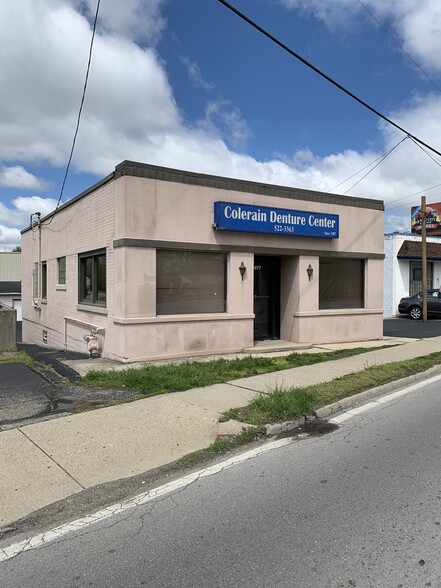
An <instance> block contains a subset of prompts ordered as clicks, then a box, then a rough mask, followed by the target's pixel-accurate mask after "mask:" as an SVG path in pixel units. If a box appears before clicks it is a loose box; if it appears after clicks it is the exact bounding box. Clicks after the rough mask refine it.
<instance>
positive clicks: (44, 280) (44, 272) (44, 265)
mask: <svg viewBox="0 0 441 588" xmlns="http://www.w3.org/2000/svg"><path fill="white" fill-rule="evenodd" d="M41 299H42V300H47V261H42V262H41Z"/></svg>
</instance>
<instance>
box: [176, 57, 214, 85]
mask: <svg viewBox="0 0 441 588" xmlns="http://www.w3.org/2000/svg"><path fill="white" fill-rule="evenodd" d="M180 60H181V62H182V63H183V64H184V65H185V67H186V68H187V73H188V77H189V78H190V80H191V81H192V82H193V83H194V84H195V85H196V86H199V87H200V88H203V89H204V90H212V89H213V87H214V86H213V84H211V83H210V82H207V81H206V80H205V79H204V77H203V75H202V72H201V68H200V67H199V65H198V64H197V63H196V62H195V61H192V60H191V59H189V58H188V57H184V56H181V57H180Z"/></svg>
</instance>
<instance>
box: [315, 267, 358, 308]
mask: <svg viewBox="0 0 441 588" xmlns="http://www.w3.org/2000/svg"><path fill="white" fill-rule="evenodd" d="M364 266H365V262H364V260H363V259H320V275H319V308H320V309H321V310H326V309H338V308H364Z"/></svg>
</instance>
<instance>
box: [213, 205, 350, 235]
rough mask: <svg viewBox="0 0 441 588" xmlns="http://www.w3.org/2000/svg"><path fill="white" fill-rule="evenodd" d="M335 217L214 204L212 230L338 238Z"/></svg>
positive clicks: (262, 207)
mask: <svg viewBox="0 0 441 588" xmlns="http://www.w3.org/2000/svg"><path fill="white" fill-rule="evenodd" d="M338 220H339V219H338V214H323V213H320V212H305V211H302V210H289V209H286V208H273V207H270V206H254V205H252V204H240V203H237V202H220V201H219V202H215V203H214V225H213V227H214V229H215V230H217V231H237V232H240V233H267V234H271V235H291V236H294V237H321V238H322V239H338V231H339V225H338Z"/></svg>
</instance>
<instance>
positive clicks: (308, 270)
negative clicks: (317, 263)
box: [306, 264, 314, 281]
mask: <svg viewBox="0 0 441 588" xmlns="http://www.w3.org/2000/svg"><path fill="white" fill-rule="evenodd" d="M306 271H307V273H308V278H309V281H311V278H312V274H313V272H314V269H313V267H312V265H311V264H309V265H308V267H307V268H306Z"/></svg>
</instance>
